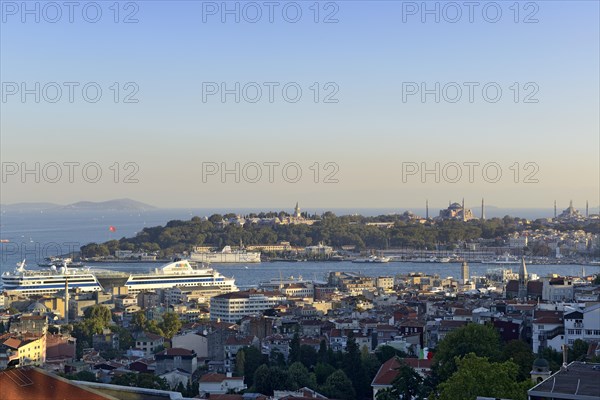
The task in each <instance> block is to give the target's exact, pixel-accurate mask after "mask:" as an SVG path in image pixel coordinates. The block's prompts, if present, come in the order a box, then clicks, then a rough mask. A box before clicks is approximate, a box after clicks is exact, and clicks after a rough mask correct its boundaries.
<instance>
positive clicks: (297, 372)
mask: <svg viewBox="0 0 600 400" xmlns="http://www.w3.org/2000/svg"><path fill="white" fill-rule="evenodd" d="M286 386H287V388H288V389H289V390H298V389H300V388H303V387H310V388H312V389H316V387H317V386H316V381H315V379H314V376H313V375H311V374H310V373H309V372H308V369H307V368H306V367H305V366H304V365H303V364H302V363H301V362H295V363H293V364H292V365H290V367H289V368H288V383H287V384H286Z"/></svg>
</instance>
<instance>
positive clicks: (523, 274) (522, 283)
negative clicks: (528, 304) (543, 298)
mask: <svg viewBox="0 0 600 400" xmlns="http://www.w3.org/2000/svg"><path fill="white" fill-rule="evenodd" d="M528 280H529V277H528V275H527V266H526V265H525V257H521V267H520V268H519V298H520V299H526V298H527V281H528Z"/></svg>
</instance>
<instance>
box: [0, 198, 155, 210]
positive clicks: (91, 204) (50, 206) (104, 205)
mask: <svg viewBox="0 0 600 400" xmlns="http://www.w3.org/2000/svg"><path fill="white" fill-rule="evenodd" d="M0 207H1V208H2V210H3V211H18V212H24V211H147V210H154V209H156V207H154V206H151V205H149V204H145V203H142V202H139V201H135V200H131V199H115V200H108V201H98V202H95V201H79V202H77V203H72V204H67V205H60V204H54V203H15V204H6V205H2V206H0Z"/></svg>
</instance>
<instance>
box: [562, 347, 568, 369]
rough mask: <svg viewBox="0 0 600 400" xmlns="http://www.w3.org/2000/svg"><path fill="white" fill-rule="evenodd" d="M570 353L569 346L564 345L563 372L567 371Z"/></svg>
mask: <svg viewBox="0 0 600 400" xmlns="http://www.w3.org/2000/svg"><path fill="white" fill-rule="evenodd" d="M568 352H569V346H567V345H566V344H563V345H562V353H563V363H562V369H563V370H565V371H566V370H567V354H568Z"/></svg>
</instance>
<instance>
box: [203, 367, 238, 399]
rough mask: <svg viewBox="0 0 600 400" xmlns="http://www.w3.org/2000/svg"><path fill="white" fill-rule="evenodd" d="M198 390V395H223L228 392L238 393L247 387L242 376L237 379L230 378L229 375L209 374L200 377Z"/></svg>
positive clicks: (235, 377)
mask: <svg viewBox="0 0 600 400" xmlns="http://www.w3.org/2000/svg"><path fill="white" fill-rule="evenodd" d="M198 388H199V390H200V394H201V395H204V394H207V393H210V394H225V393H228V392H230V391H232V392H239V391H241V390H244V389H247V386H246V385H245V384H244V377H243V376H239V377H237V376H231V373H227V375H223V374H217V373H213V372H210V373H208V374H205V375H202V377H201V378H200V383H199V385H198Z"/></svg>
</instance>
